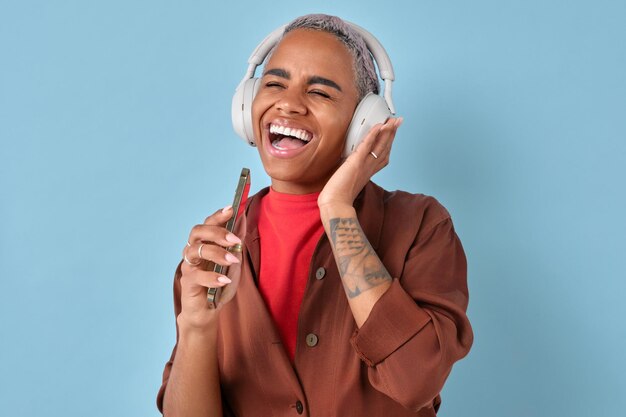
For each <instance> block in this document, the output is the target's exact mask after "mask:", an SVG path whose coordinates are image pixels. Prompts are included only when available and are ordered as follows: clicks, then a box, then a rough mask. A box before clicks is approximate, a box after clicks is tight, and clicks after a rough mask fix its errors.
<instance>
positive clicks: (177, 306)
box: [156, 261, 233, 417]
mask: <svg viewBox="0 0 626 417" xmlns="http://www.w3.org/2000/svg"><path fill="white" fill-rule="evenodd" d="M181 265H182V261H181V262H180V263H179V264H178V267H177V268H176V273H175V274H174V317H178V315H179V314H180V311H181V308H182V306H181V302H180V277H181V275H182V272H181V270H180V267H181ZM177 346H178V324H177V325H176V345H174V349H172V355H171V356H170V359H169V360H168V361H167V362H166V363H165V368H164V369H163V380H162V382H161V387H160V388H159V392H158V393H157V398H156V403H157V408H158V409H159V411H160V412H161V414H162V413H163V398H164V397H165V389H166V388H167V382H168V381H169V378H170V373H171V372H172V364H173V363H174V358H175V357H176V347H177ZM222 411H223V416H224V417H233V413H232V411H230V407H229V405H228V404H227V403H226V401H224V399H223V398H222Z"/></svg>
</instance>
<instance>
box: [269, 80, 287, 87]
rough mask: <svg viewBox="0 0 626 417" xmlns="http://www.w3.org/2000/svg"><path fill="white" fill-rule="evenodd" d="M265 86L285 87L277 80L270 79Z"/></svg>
mask: <svg viewBox="0 0 626 417" xmlns="http://www.w3.org/2000/svg"><path fill="white" fill-rule="evenodd" d="M265 87H280V88H284V86H283V85H282V84H281V83H279V82H276V81H268V82H266V83H265Z"/></svg>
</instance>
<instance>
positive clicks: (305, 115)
mask: <svg viewBox="0 0 626 417" xmlns="http://www.w3.org/2000/svg"><path fill="white" fill-rule="evenodd" d="M260 82H261V87H260V89H259V91H258V93H257V95H256V97H255V99H254V102H253V103H252V122H253V125H254V135H255V138H257V146H258V150H259V154H260V156H261V161H262V162H263V166H264V167H265V170H266V172H267V173H268V175H269V176H270V177H271V178H272V187H273V188H274V190H276V191H279V192H285V193H290V194H305V193H312V192H316V191H321V190H322V188H323V187H324V185H325V184H326V182H327V181H328V179H329V178H330V177H331V175H332V174H333V172H334V171H335V170H336V169H337V167H338V166H339V164H340V161H341V152H342V150H343V146H344V141H345V135H346V131H347V129H348V126H349V125H350V121H351V120H352V115H353V113H354V109H355V108H356V105H357V90H356V83H355V78H354V70H353V58H352V55H351V54H350V52H349V51H348V49H347V48H346V46H344V45H343V44H342V43H341V41H339V40H338V39H337V38H336V37H335V36H334V35H331V34H329V33H326V32H321V31H316V30H309V29H296V30H294V31H292V32H289V33H288V34H286V35H285V37H284V38H283V40H282V41H281V42H280V43H279V44H278V46H277V47H276V49H275V50H274V52H273V54H272V56H271V58H270V60H269V61H268V63H267V64H266V66H265V72H264V74H263V76H262V78H261V80H260Z"/></svg>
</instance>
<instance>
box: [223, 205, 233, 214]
mask: <svg viewBox="0 0 626 417" xmlns="http://www.w3.org/2000/svg"><path fill="white" fill-rule="evenodd" d="M231 208H233V206H231V205H230V204H229V205H227V206H226V207H224V208H223V209H222V213H226V212H227V211H228V210H230V209H231Z"/></svg>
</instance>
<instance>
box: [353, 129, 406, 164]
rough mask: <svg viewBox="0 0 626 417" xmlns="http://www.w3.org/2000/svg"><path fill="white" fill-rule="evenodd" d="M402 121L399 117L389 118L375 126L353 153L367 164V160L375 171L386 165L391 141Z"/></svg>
mask: <svg viewBox="0 0 626 417" xmlns="http://www.w3.org/2000/svg"><path fill="white" fill-rule="evenodd" d="M402 121H403V119H402V118H401V117H399V118H389V119H388V120H387V121H386V122H385V123H382V124H377V125H375V126H374V127H373V128H372V129H371V130H370V132H369V133H368V134H367V136H366V137H365V138H364V139H363V142H361V144H360V145H359V146H358V147H357V149H356V152H355V153H358V154H359V155H360V158H361V160H362V161H365V162H368V161H367V160H368V159H369V164H371V165H373V166H374V167H375V168H377V169H376V170H378V169H380V168H382V167H384V166H385V165H387V164H388V163H389V156H390V153H391V146H392V144H393V140H394V138H395V136H396V132H397V131H398V128H399V127H400V125H401V124H402Z"/></svg>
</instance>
